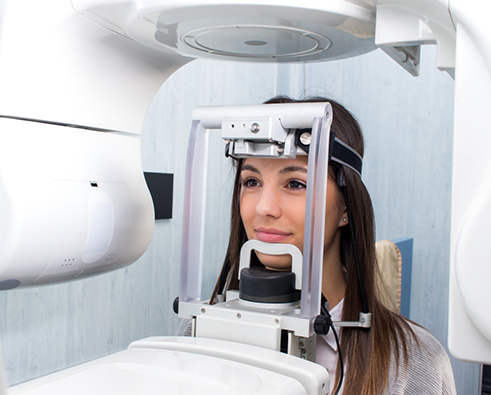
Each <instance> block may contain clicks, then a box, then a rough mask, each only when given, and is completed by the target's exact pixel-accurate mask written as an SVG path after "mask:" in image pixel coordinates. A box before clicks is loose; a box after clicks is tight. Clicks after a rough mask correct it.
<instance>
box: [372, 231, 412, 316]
mask: <svg viewBox="0 0 491 395" xmlns="http://www.w3.org/2000/svg"><path fill="white" fill-rule="evenodd" d="M376 251H377V262H378V264H379V268H380V272H381V275H382V279H383V281H384V286H383V287H381V289H382V290H383V289H384V288H385V290H386V292H382V295H381V297H382V301H383V302H384V304H385V305H386V306H387V307H388V308H389V309H391V310H393V311H399V312H400V313H401V314H402V315H403V316H404V317H406V318H409V312H410V302H411V272H412V261H413V239H412V238H401V239H396V240H393V241H390V240H381V241H378V242H377V244H376Z"/></svg>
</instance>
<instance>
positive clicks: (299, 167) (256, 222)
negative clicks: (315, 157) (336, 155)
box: [239, 156, 347, 270]
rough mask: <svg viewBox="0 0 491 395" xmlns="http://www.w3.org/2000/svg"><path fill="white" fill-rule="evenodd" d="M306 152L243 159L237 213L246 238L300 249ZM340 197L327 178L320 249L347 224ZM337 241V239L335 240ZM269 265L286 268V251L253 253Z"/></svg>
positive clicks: (287, 258) (287, 266) (287, 265)
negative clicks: (277, 157)
mask: <svg viewBox="0 0 491 395" xmlns="http://www.w3.org/2000/svg"><path fill="white" fill-rule="evenodd" d="M307 160H308V158H307V156H300V157H298V158H297V159H246V160H245V161H244V163H243V165H242V169H241V171H240V175H239V176H240V181H241V184H242V187H241V193H240V213H241V218H242V222H243V224H244V228H245V231H246V234H247V238H248V239H249V240H251V239H255V240H260V241H264V242H267V243H286V244H293V245H294V246H296V247H298V248H299V249H300V251H302V252H303V236H304V221H305V198H306V186H307ZM343 218H346V213H345V206H344V199H343V197H342V194H341V192H340V191H339V189H338V188H337V186H336V184H335V182H334V181H333V180H331V178H329V179H328V184H327V199H326V230H325V237H324V244H325V246H324V250H325V251H324V253H325V254H326V249H329V248H330V246H331V245H332V244H333V241H334V240H335V236H336V234H337V233H338V229H339V228H340V227H341V226H344V225H346V224H347V219H346V220H345V221H343ZM337 242H338V243H339V240H338V241H337ZM257 256H258V258H259V260H260V261H261V263H262V264H263V265H264V266H266V267H268V268H271V269H276V270H287V269H289V268H290V267H291V257H290V255H278V256H273V255H266V254H262V253H257Z"/></svg>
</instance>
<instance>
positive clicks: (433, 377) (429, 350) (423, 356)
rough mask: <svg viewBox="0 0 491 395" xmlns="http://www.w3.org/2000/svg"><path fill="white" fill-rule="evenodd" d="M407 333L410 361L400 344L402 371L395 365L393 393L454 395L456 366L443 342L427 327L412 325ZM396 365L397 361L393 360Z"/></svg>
mask: <svg viewBox="0 0 491 395" xmlns="http://www.w3.org/2000/svg"><path fill="white" fill-rule="evenodd" d="M408 324H409V329H410V330H409V329H408V330H407V331H406V336H405V337H406V345H407V361H404V352H403V346H402V343H401V344H399V364H398V366H399V368H397V365H396V364H395V363H391V367H390V369H389V391H388V393H390V394H391V395H392V394H394V395H402V394H404V395H412V394H422V393H424V394H429V395H436V394H442V395H454V394H456V389H455V381H454V377H453V371H452V366H451V364H450V359H449V358H448V355H447V352H446V351H445V349H444V348H443V346H442V345H441V344H440V342H439V341H438V340H437V339H436V338H435V337H434V336H433V335H432V334H431V333H430V332H429V331H428V330H426V329H425V328H422V327H420V326H418V325H415V324H413V323H411V322H408ZM391 362H395V361H391Z"/></svg>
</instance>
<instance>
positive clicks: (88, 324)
mask: <svg viewBox="0 0 491 395" xmlns="http://www.w3.org/2000/svg"><path fill="white" fill-rule="evenodd" d="M434 64H435V51H434V49H433V48H428V49H425V50H424V51H423V64H422V72H421V76H420V77H419V78H413V77H411V76H410V75H408V74H406V72H404V71H403V70H402V69H401V68H399V66H397V65H396V64H395V63H393V62H392V60H390V59H389V58H387V57H386V55H385V54H383V53H382V52H380V51H377V52H374V53H371V54H367V55H364V56H361V57H359V58H355V59H350V60H346V61H338V62H334V63H318V64H311V65H260V64H253V63H250V64H235V63H227V62H217V61H195V62H192V63H190V64H188V65H186V66H184V67H183V68H182V69H181V70H179V71H177V72H176V73H175V74H174V75H173V76H172V77H171V78H170V79H169V80H168V81H167V82H166V83H165V84H164V86H163V87H162V88H161V89H160V91H159V93H158V94H157V96H156V97H155V100H154V101H153V103H152V105H151V107H150V109H149V112H148V115H147V119H146V122H145V125H144V133H143V137H142V157H143V159H142V160H143V166H144V170H145V171H156V172H168V173H174V180H175V185H174V213H173V218H172V219H171V220H160V221H157V223H156V227H155V234H154V237H153V240H152V243H151V245H150V247H149V249H148V251H147V252H146V253H145V255H144V256H143V257H142V258H141V259H140V260H139V261H138V262H137V263H135V264H133V265H132V266H130V267H128V268H126V269H122V270H120V271H117V272H114V273H110V274H105V275H102V276H100V277H96V278H92V279H87V280H82V281H79V282H74V283H71V284H62V285H56V286H50V287H43V288H32V289H21V290H13V291H6V292H5V291H3V292H0V337H1V338H2V342H3V351H4V361H5V366H6V369H7V376H8V380H9V382H10V384H15V383H19V382H22V381H25V380H28V379H31V378H34V377H38V376H40V375H43V374H46V373H49V372H52V371H55V370H58V369H61V368H64V367H67V366H72V365H74V364H77V363H80V362H83V361H86V360H90V359H93V358H96V357H99V356H102V355H106V354H108V353H111V352H115V351H118V350H121V349H123V348H125V347H126V346H127V345H128V344H129V343H130V342H131V341H133V340H136V339H139V338H142V337H146V336H151V335H172V334H173V333H174V331H175V329H176V328H177V325H178V322H179V321H178V319H177V317H176V316H175V315H174V313H173V312H172V309H171V305H172V301H173V299H174V298H175V297H176V296H177V294H178V279H179V260H180V248H181V246H180V240H181V224H182V214H183V193H184V179H183V178H184V163H185V156H186V145H187V139H188V135H189V129H190V119H191V112H192V109H193V108H194V107H195V106H198V105H220V104H227V105H228V104H257V103H261V102H262V101H264V100H266V99H268V98H270V97H272V96H274V95H276V94H289V95H292V96H295V97H303V96H308V95H313V94H320V95H324V96H330V97H332V98H334V99H337V100H339V101H340V102H341V103H344V104H345V105H346V106H347V107H348V108H349V109H351V110H352V111H353V112H354V113H355V115H356V116H357V118H358V119H359V120H360V122H361V124H362V126H363V128H364V130H365V134H366V140H367V152H366V160H365V163H364V170H363V179H364V181H365V183H366V184H367V187H368V189H369V191H370V192H371V195H372V198H373V201H374V206H375V211H376V219H377V234H378V238H397V237H403V236H411V237H414V262H413V277H412V282H413V293H412V297H411V318H412V319H413V320H415V321H416V322H418V323H420V324H421V325H423V326H425V327H427V328H428V329H429V330H430V331H431V332H432V333H433V334H434V335H435V336H436V337H437V338H438V339H439V340H440V341H441V342H442V343H443V344H445V343H446V338H447V328H446V326H447V315H448V313H447V308H448V306H447V297H448V261H449V251H448V249H449V240H450V236H449V235H450V218H449V213H450V191H451V185H450V183H451V163H452V119H453V81H452V80H451V79H450V78H449V77H448V76H447V75H446V74H444V73H440V72H438V71H437V70H436V69H435V67H434ZM210 145H211V146H213V148H212V149H211V151H210V157H211V159H210V166H211V168H213V169H216V170H214V171H213V173H212V174H211V175H210V176H209V178H208V185H209V194H208V196H209V199H208V204H207V207H208V211H207V212H208V215H207V235H208V239H207V240H206V244H205V245H206V247H205V257H206V260H207V262H209V263H208V265H207V266H208V267H207V270H206V272H205V276H204V277H205V282H204V287H203V297H206V295H208V294H209V292H210V291H211V289H212V286H213V283H214V281H215V278H216V275H217V274H216V272H217V271H218V268H219V267H220V265H221V261H222V259H223V255H224V253H225V246H226V239H227V236H228V235H227V232H228V226H229V224H228V211H229V199H230V197H229V195H230V188H229V184H228V182H229V180H230V175H231V172H230V167H229V164H228V162H227V161H226V160H225V159H224V157H223V147H222V146H221V144H219V143H217V144H216V145H214V144H210ZM453 366H454V372H455V376H456V381H457V385H458V391H459V394H477V389H478V381H479V374H478V372H479V370H478V366H477V365H473V364H468V363H461V362H458V361H455V360H453Z"/></svg>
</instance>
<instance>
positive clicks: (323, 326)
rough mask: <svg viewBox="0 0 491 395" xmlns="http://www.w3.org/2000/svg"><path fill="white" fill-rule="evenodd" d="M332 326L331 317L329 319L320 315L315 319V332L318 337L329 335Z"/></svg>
mask: <svg viewBox="0 0 491 395" xmlns="http://www.w3.org/2000/svg"><path fill="white" fill-rule="evenodd" d="M331 324H332V321H331V318H330V317H327V316H325V315H318V316H317V317H315V321H314V331H315V333H317V334H318V335H327V333H328V332H329V328H330V327H331Z"/></svg>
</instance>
